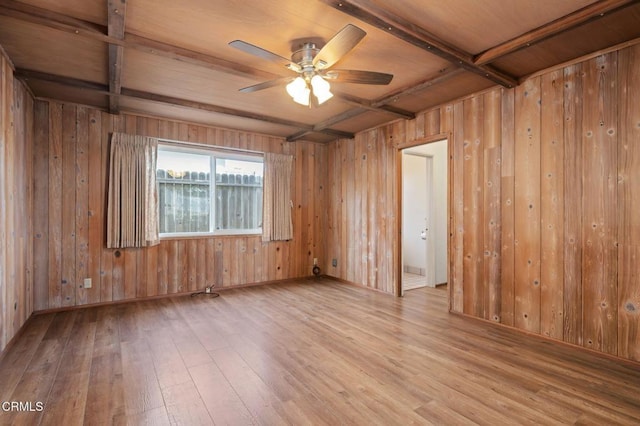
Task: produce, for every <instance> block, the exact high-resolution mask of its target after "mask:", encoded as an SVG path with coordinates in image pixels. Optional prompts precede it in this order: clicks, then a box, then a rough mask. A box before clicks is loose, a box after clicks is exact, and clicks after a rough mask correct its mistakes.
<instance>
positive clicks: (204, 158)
mask: <svg viewBox="0 0 640 426" xmlns="http://www.w3.org/2000/svg"><path fill="white" fill-rule="evenodd" d="M262 178H263V159H262V157H261V156H257V155H250V154H237V153H228V152H224V151H215V150H209V149H205V148H192V147H189V148H185V147H178V146H175V145H169V144H162V143H160V144H159V146H158V166H157V180H158V204H159V210H160V212H159V213H160V215H159V222H160V236H161V237H163V236H164V237H174V236H175V237H181V236H198V235H232V234H259V233H261V232H262Z"/></svg>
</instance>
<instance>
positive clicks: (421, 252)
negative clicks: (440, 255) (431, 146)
mask: <svg viewBox="0 0 640 426" xmlns="http://www.w3.org/2000/svg"><path fill="white" fill-rule="evenodd" d="M426 160H427V158H426V157H425V156H423V155H422V154H420V155H410V154H407V153H406V152H405V153H404V155H403V156H402V174H403V180H402V181H403V185H402V199H403V200H404V208H403V209H402V258H403V259H402V260H403V265H402V266H403V267H404V268H409V269H408V271H409V272H412V273H414V274H416V273H417V274H420V275H424V274H425V272H426V268H427V246H426V243H425V241H424V240H423V239H422V238H421V237H420V233H421V232H422V230H424V228H425V219H426V217H427V215H428V212H427V191H426V190H425V185H426V183H427V168H426ZM418 270H420V271H418Z"/></svg>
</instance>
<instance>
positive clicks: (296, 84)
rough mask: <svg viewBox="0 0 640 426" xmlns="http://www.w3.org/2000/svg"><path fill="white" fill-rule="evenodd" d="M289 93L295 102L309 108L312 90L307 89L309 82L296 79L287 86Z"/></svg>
mask: <svg viewBox="0 0 640 426" xmlns="http://www.w3.org/2000/svg"><path fill="white" fill-rule="evenodd" d="M287 93H288V94H289V96H291V97H292V98H293V101H294V102H297V103H299V104H300V105H304V106H309V95H310V94H311V90H310V89H309V87H307V82H306V81H304V79H303V78H302V77H296V78H295V80H293V81H292V82H291V83H289V84H287Z"/></svg>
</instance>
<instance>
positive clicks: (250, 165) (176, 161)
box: [157, 151, 263, 177]
mask: <svg viewBox="0 0 640 426" xmlns="http://www.w3.org/2000/svg"><path fill="white" fill-rule="evenodd" d="M216 166H217V167H216V168H217V170H216V172H217V173H228V174H243V175H255V176H260V177H261V176H262V175H263V165H262V163H261V162H253V161H245V160H234V159H228V158H217V159H216ZM157 167H158V169H160V170H175V171H190V172H204V173H209V167H210V163H209V156H207V155H199V154H191V153H188V152H177V151H159V152H158V166H157Z"/></svg>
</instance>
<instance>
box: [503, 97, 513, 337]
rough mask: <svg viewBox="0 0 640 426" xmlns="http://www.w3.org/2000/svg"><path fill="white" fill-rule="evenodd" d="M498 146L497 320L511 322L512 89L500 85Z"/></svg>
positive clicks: (510, 324) (511, 323)
mask: <svg viewBox="0 0 640 426" xmlns="http://www.w3.org/2000/svg"><path fill="white" fill-rule="evenodd" d="M501 92H502V111H501V113H502V116H501V122H502V135H501V137H502V143H501V146H500V166H501V167H500V176H501V177H500V215H501V218H500V219H501V220H500V232H501V235H500V242H501V254H500V272H501V277H500V320H501V322H502V323H503V324H506V325H509V326H513V325H514V320H515V319H514V309H515V288H514V285H515V284H514V283H515V239H514V235H515V202H514V200H515V89H509V90H507V89H502V90H501Z"/></svg>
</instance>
